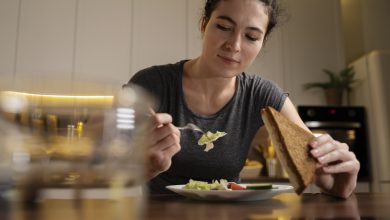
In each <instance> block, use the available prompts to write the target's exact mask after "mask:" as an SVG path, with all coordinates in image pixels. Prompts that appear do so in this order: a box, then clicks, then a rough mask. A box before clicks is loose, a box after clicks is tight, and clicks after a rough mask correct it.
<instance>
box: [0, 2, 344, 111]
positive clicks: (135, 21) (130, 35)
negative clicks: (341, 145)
mask: <svg viewBox="0 0 390 220" xmlns="http://www.w3.org/2000/svg"><path fill="white" fill-rule="evenodd" d="M203 3H204V2H203V0H196V1H195V0H186V1H183V0H165V1H155V0H115V1H107V0H66V1H65V0H29V1H20V0H19V1H14V0H2V1H1V2H0V4H1V9H0V10H1V12H2V13H1V15H0V16H1V18H2V19H1V21H0V30H1V31H2V38H1V39H0V45H1V47H2V50H0V58H1V59H0V64H1V65H0V71H1V79H2V80H1V84H0V88H1V89H5V88H10V87H12V88H13V89H16V90H26V91H31V92H34V91H35V92H38V91H45V92H48V93H70V92H71V93H82V94H83V93H93V92H102V91H106V90H110V89H111V88H109V89H107V88H106V87H107V86H105V84H112V85H113V86H112V87H115V86H119V85H121V84H123V83H125V82H127V80H128V79H129V78H130V77H131V76H132V75H133V74H134V73H135V72H137V71H138V70H140V69H142V68H144V67H147V66H150V65H155V64H163V63H169V62H176V61H178V60H180V59H185V58H192V57H195V56H197V55H199V54H200V51H201V34H200V30H199V19H200V16H201V13H202V6H203ZM283 3H284V7H285V8H287V12H288V14H290V18H289V19H288V21H286V22H284V23H283V24H282V25H281V27H280V28H278V29H276V30H275V32H274V33H273V35H272V36H271V39H270V40H269V41H268V42H267V44H266V45H265V48H264V49H263V51H262V53H261V54H260V55H259V57H258V58H257V59H256V60H255V63H254V65H253V66H252V67H251V68H250V69H249V70H248V71H249V72H252V73H256V74H261V75H263V76H264V77H266V78H268V79H271V80H274V81H275V82H277V83H278V84H279V85H280V86H281V87H283V88H284V89H285V90H286V91H288V92H290V93H291V98H292V99H293V101H294V103H295V104H297V105H298V104H308V103H310V104H322V103H324V100H323V98H322V93H320V92H318V93H315V92H313V93H306V92H304V91H303V90H302V84H303V83H305V82H306V81H318V78H321V77H324V76H322V75H323V74H322V72H321V69H322V68H325V67H327V68H331V69H337V68H338V67H340V66H342V64H343V56H342V55H343V54H342V46H341V42H340V39H339V38H340V37H339V35H340V34H341V33H340V30H339V24H338V16H339V15H338V14H339V8H338V7H339V4H338V1H337V0H331V1H321V0H315V1H313V0H298V1H294V3H291V2H289V1H283ZM308 17H309V18H310V19H308ZM3 48H4V49H3ZM15 64H16V65H15ZM14 67H15V68H14ZM14 76H15V79H16V80H15V83H14V82H13V80H12V78H13V77H14Z"/></svg>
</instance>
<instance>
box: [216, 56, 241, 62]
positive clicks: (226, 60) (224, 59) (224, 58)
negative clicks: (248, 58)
mask: <svg viewBox="0 0 390 220" xmlns="http://www.w3.org/2000/svg"><path fill="white" fill-rule="evenodd" d="M218 57H219V58H221V60H222V61H224V62H225V63H230V64H234V63H240V61H238V60H236V59H233V58H230V57H227V56H222V55H218Z"/></svg>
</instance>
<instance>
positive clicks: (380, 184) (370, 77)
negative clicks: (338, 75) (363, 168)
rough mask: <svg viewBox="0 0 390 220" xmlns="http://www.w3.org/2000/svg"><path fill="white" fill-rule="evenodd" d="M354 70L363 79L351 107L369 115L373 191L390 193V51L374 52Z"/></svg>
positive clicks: (353, 64)
mask: <svg viewBox="0 0 390 220" xmlns="http://www.w3.org/2000/svg"><path fill="white" fill-rule="evenodd" d="M350 66H352V67H353V68H354V70H355V73H356V78H357V79H359V82H358V83H357V85H356V86H355V87H354V88H353V90H352V93H351V96H350V98H351V104H354V105H362V106H365V108H366V111H367V122H368V134H369V140H370V141H369V148H368V149H369V152H370V154H371V161H372V174H373V175H372V176H373V181H372V183H373V191H374V192H390V172H389V169H390V160H389V158H390V138H389V134H390V116H389V115H390V95H389V92H388V90H389V88H388V86H389V85H390V50H387V51H385V50H374V51H372V52H370V53H367V54H365V55H364V56H362V57H361V58H359V59H357V60H355V61H354V62H352V63H351V64H350Z"/></svg>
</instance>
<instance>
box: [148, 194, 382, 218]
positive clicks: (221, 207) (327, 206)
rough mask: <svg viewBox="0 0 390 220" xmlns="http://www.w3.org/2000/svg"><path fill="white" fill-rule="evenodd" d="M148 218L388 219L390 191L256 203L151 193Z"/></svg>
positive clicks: (289, 197) (292, 197) (286, 197)
mask: <svg viewBox="0 0 390 220" xmlns="http://www.w3.org/2000/svg"><path fill="white" fill-rule="evenodd" d="M147 204H148V207H147V213H146V218H145V219H147V220H157V219H158V220H168V219H169V220H172V219H180V220H203V219H213V220H230V219H231V220H239V219H243V220H260V219H297V218H298V219H340V218H343V219H389V218H390V194H373V193H361V194H360V193H359V194H355V195H352V196H351V197H350V198H349V199H347V200H343V199H337V198H334V197H331V196H327V195H324V194H303V195H302V196H297V195H296V194H294V193H285V194H280V195H277V196H275V197H273V198H272V199H269V200H263V201H254V202H208V201H197V200H191V199H187V198H184V197H181V196H176V195H164V196H150V198H149V201H148V203H147Z"/></svg>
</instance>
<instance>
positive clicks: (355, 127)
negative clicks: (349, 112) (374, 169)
mask: <svg viewBox="0 0 390 220" xmlns="http://www.w3.org/2000/svg"><path fill="white" fill-rule="evenodd" d="M305 124H306V126H308V127H309V129H310V130H311V131H312V132H313V133H314V135H315V136H319V135H321V134H326V133H327V134H329V135H330V136H332V137H333V138H334V139H335V140H337V141H340V142H342V143H346V144H347V145H348V146H349V150H350V151H352V152H354V153H355V155H356V158H357V159H358V160H359V161H360V166H361V167H360V171H359V180H369V179H370V176H369V173H370V172H369V165H368V163H367V162H368V155H367V152H366V150H365V149H366V146H367V140H366V138H365V135H364V128H363V127H362V126H361V124H360V123H358V122H318V121H307V122H305Z"/></svg>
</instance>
